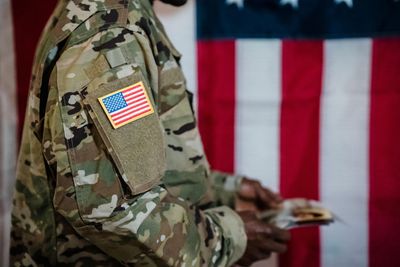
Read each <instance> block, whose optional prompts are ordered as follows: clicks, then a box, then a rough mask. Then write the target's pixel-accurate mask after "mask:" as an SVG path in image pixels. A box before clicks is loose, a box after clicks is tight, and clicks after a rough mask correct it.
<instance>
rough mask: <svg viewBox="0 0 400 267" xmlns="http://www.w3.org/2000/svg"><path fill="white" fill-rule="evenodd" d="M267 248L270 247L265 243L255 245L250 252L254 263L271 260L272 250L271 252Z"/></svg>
mask: <svg viewBox="0 0 400 267" xmlns="http://www.w3.org/2000/svg"><path fill="white" fill-rule="evenodd" d="M267 247H268V243H267V242H263V243H260V242H257V244H254V245H253V246H252V250H251V252H250V255H251V257H252V259H253V261H259V260H262V259H266V258H269V257H270V256H271V250H269V249H268V248H267Z"/></svg>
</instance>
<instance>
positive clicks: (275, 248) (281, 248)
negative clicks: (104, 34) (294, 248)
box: [265, 239, 287, 253]
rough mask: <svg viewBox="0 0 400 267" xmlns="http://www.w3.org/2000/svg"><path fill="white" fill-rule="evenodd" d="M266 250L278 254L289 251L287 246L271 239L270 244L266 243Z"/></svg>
mask: <svg viewBox="0 0 400 267" xmlns="http://www.w3.org/2000/svg"><path fill="white" fill-rule="evenodd" d="M265 248H266V249H267V250H269V251H272V252H277V253H284V252H286V251H287V245H286V244H283V243H280V242H276V241H275V240H273V239H270V240H269V241H268V242H266V245H265Z"/></svg>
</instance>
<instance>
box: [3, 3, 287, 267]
mask: <svg viewBox="0 0 400 267" xmlns="http://www.w3.org/2000/svg"><path fill="white" fill-rule="evenodd" d="M163 2H168V3H171V4H175V5H181V4H184V2H186V1H185V0H175V1H172V0H163ZM179 59H180V54H179V52H178V51H177V50H176V49H175V48H174V47H173V45H172V44H171V42H170V41H169V39H168V37H167V36H166V34H165V32H164V29H163V27H162V25H161V23H160V22H159V20H158V19H157V17H156V16H155V14H154V11H153V9H152V3H151V2H150V0H60V1H59V3H58V5H57V7H56V9H55V11H54V14H53V16H52V17H51V19H50V20H49V23H48V25H47V26H46V28H45V30H44V33H43V35H42V38H41V41H40V43H39V49H38V51H37V53H36V56H35V64H34V67H33V74H32V81H31V88H30V95H29V103H28V107H27V113H26V119H25V127H24V130H23V138H22V145H21V151H20V155H19V160H18V170H17V181H16V186H15V193H14V199H13V205H14V207H13V212H12V225H13V229H12V233H11V239H12V244H11V251H10V253H11V265H12V266H70V265H76V266H86V265H88V264H91V265H95V266H230V265H232V264H233V263H235V262H236V261H238V260H239V259H240V261H239V263H240V264H243V265H249V264H251V262H253V261H255V260H259V259H263V258H266V257H268V255H269V253H270V252H271V251H278V252H282V251H284V250H285V248H286V245H285V244H284V243H285V242H286V241H287V239H288V233H287V232H286V231H283V230H279V229H277V228H274V227H272V226H268V225H266V224H264V223H262V222H260V221H259V220H257V218H256V217H255V215H254V213H252V212H241V213H240V216H238V213H236V212H235V211H233V210H232V209H231V208H233V207H234V200H235V198H242V199H244V200H246V201H248V202H249V203H251V205H253V206H254V207H256V208H261V209H264V208H268V207H271V206H274V205H276V204H277V203H278V202H279V201H280V200H279V197H278V196H277V195H275V194H273V193H271V192H270V191H269V190H267V189H265V188H263V187H262V186H261V185H260V184H259V183H258V182H255V181H253V180H250V179H246V178H243V177H241V176H235V175H228V174H225V173H221V172H217V171H212V170H210V168H209V165H208V163H207V160H206V157H205V155H204V152H203V148H202V143H201V140H200V136H199V133H198V129H197V126H196V120H195V117H194V114H193V111H192V107H191V102H190V100H189V99H190V95H191V93H190V92H188V91H187V90H186V84H185V79H184V76H183V74H182V71H181V68H180V67H179ZM228 206H229V207H231V208H229V207H228ZM246 244H247V249H246ZM242 255H244V256H243V257H242Z"/></svg>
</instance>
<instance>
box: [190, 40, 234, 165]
mask: <svg viewBox="0 0 400 267" xmlns="http://www.w3.org/2000/svg"><path fill="white" fill-rule="evenodd" d="M197 53H198V98H199V101H198V110H199V116H198V118H199V129H200V131H201V133H202V139H203V143H204V147H205V151H206V154H207V157H208V160H209V162H210V163H211V166H212V167H213V168H216V169H218V170H221V171H226V172H232V171H233V170H234V151H235V147H234V142H235V102H236V100H235V97H236V94H235V42H234V41H199V42H198V45H197Z"/></svg>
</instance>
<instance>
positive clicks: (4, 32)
mask: <svg viewBox="0 0 400 267" xmlns="http://www.w3.org/2000/svg"><path fill="white" fill-rule="evenodd" d="M13 39H14V38H13V28H12V17H11V1H8V0H2V1H1V2H0V114H1V119H0V190H1V192H0V193H1V196H0V205H1V207H0V266H8V255H9V249H8V244H9V236H10V213H9V211H10V204H11V202H10V198H11V193H12V192H13V191H12V190H11V185H12V184H13V182H14V173H15V159H16V149H17V140H16V135H17V133H16V132H17V131H16V129H17V109H16V91H15V90H16V85H15V70H14V66H15V63H14V49H13V48H14V44H13Z"/></svg>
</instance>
